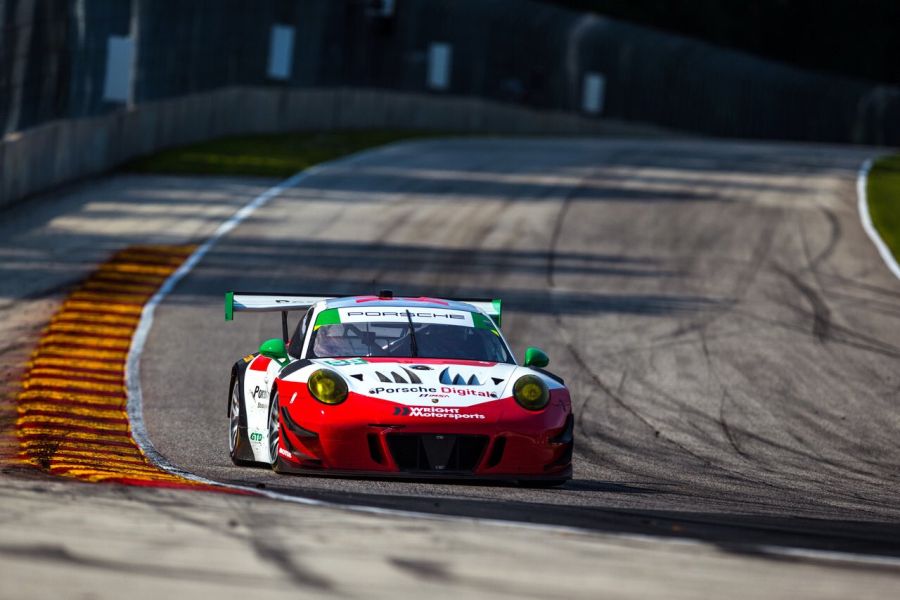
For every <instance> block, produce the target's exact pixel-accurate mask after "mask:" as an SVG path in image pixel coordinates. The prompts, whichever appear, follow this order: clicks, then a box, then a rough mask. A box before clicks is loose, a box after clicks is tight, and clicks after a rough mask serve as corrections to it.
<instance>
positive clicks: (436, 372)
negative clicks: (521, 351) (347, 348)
mask: <svg viewBox="0 0 900 600" xmlns="http://www.w3.org/2000/svg"><path fill="white" fill-rule="evenodd" d="M311 362H312V363H313V365H310V368H309V372H308V373H307V374H306V377H308V376H309V373H311V372H312V371H313V370H315V368H320V367H327V368H330V369H333V370H335V371H337V372H339V373H340V374H341V375H343V376H344V378H345V379H346V380H347V384H348V386H349V387H350V390H351V391H352V392H355V393H357V394H361V395H364V396H369V397H373V398H381V399H384V400H389V401H391V402H396V403H398V404H406V405H410V406H413V405H419V404H422V403H424V402H435V401H438V402H440V404H441V405H442V406H456V407H466V406H475V405H477V404H482V403H485V402H491V401H493V400H498V399H500V398H503V397H505V395H506V396H508V395H509V393H511V392H507V388H508V389H509V390H512V382H513V381H514V380H515V379H516V378H518V377H519V376H520V375H522V374H524V372H531V370H530V369H526V368H524V367H519V366H517V365H513V364H508V363H491V362H480V361H468V360H435V359H402V360H397V359H381V358H351V359H314V360H312V361H311ZM306 370H307V369H304V371H306ZM520 371H523V372H522V373H520ZM304 380H305V378H304Z"/></svg>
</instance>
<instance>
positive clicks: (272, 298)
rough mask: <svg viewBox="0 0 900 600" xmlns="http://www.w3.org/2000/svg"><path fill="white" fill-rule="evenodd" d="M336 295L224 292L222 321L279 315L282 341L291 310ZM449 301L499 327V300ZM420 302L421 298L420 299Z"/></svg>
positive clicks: (389, 295)
mask: <svg viewBox="0 0 900 600" xmlns="http://www.w3.org/2000/svg"><path fill="white" fill-rule="evenodd" d="M339 297H340V296H326V295H320V296H314V295H305V294H272V293H265V292H263V293H260V292H225V320H226V321H232V320H234V313H235V311H239V312H240V311H249V312H280V313H281V329H282V333H283V334H284V340H285V341H287V339H288V326H287V314H288V312H289V311H292V310H308V309H309V307H310V306H312V305H314V304H316V303H318V302H321V301H323V300H333V299H334V298H339ZM379 297H381V298H384V299H385V300H390V299H393V294H392V293H390V292H387V291H382V292H380V293H379ZM445 299H446V300H452V301H453V302H465V303H466V304H471V305H472V306H474V307H475V308H478V309H479V310H481V311H483V312H485V313H486V314H487V315H488V316H489V317H491V318H492V319H493V320H494V322H495V323H496V324H497V327H500V318H501V315H502V312H503V301H502V300H501V299H500V298H445ZM423 300H424V298H423Z"/></svg>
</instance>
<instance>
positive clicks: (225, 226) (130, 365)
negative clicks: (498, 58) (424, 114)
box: [125, 142, 900, 567]
mask: <svg viewBox="0 0 900 600" xmlns="http://www.w3.org/2000/svg"><path fill="white" fill-rule="evenodd" d="M402 143H404V142H397V143H394V144H389V145H387V146H381V147H379V148H373V149H370V150H366V151H363V152H360V153H357V154H353V155H351V156H349V157H346V158H342V159H337V160H334V161H329V162H326V163H321V164H319V165H316V166H313V167H310V168H308V169H306V170H304V171H300V172H299V173H296V174H294V175H293V176H291V177H289V178H288V179H285V180H284V181H282V182H281V183H279V184H277V185H275V186H274V187H271V188H269V189H268V190H266V191H265V192H263V193H262V194H260V195H259V196H257V197H255V198H254V199H253V200H251V201H250V202H248V203H247V204H246V205H244V206H243V207H242V208H240V209H239V210H238V211H237V212H235V213H234V214H233V215H232V216H231V217H230V218H229V219H227V220H226V221H225V222H224V223H222V224H221V225H219V227H218V228H216V230H215V231H214V232H213V233H212V235H211V236H210V237H209V239H207V240H206V241H205V242H204V243H203V244H201V245H200V247H198V248H197V249H196V250H195V251H194V252H193V253H192V254H191V255H190V256H189V257H188V259H187V260H186V261H185V262H184V263H182V264H181V266H180V267H179V268H178V269H176V270H175V272H174V273H172V274H171V275H169V277H168V278H167V279H166V280H165V281H164V282H163V284H162V286H160V288H159V290H157V292H156V293H155V294H154V295H153V296H152V297H151V298H150V300H148V301H147V303H146V304H145V305H144V308H143V309H142V311H141V319H140V322H139V323H138V327H137V328H136V329H135V332H134V336H133V338H132V342H131V347H130V348H129V351H128V358H127V360H126V363H125V387H126V391H127V403H126V412H127V414H128V420H129V423H130V426H131V434H132V437H133V438H134V440H135V442H136V443H137V444H138V447H139V448H140V449H141V451H142V452H143V453H144V455H145V456H146V457H147V458H148V459H149V460H150V461H151V462H152V463H153V464H154V465H156V466H157V467H159V468H161V469H163V470H164V471H167V472H169V473H172V474H173V475H178V476H180V477H183V478H185V479H188V480H191V481H196V482H197V483H203V484H206V485H210V486H214V487H221V488H225V489H232V490H236V491H241V492H249V493H251V494H254V495H257V496H262V497H265V498H269V499H272V500H280V501H285V502H291V503H294V504H301V505H305V506H316V507H321V508H330V509H336V510H344V511H350V512H355V513H364V514H370V515H376V516H385V517H408V518H415V519H423V520H431V521H441V522H449V523H459V522H468V523H475V524H479V525H487V526H492V527H505V528H514V529H524V530H532V531H541V532H546V533H558V534H570V535H579V536H596V537H606V538H612V539H615V540H621V541H624V542H638V543H646V544H665V545H669V546H682V547H684V546H690V547H694V548H703V549H707V550H708V549H714V548H715V544H713V543H709V542H704V541H700V540H696V539H692V538H687V537H661V536H653V535H647V534H631V533H614V532H606V531H599V530H592V529H586V528H580V527H572V526H566V525H548V524H541V523H524V522H519V521H504V520H501V519H486V518H480V517H464V516H455V515H440V514H434V513H425V512H417V511H411V510H400V509H391V508H380V507H377V506H366V505H362V504H340V503H335V502H329V501H326V500H316V499H314V498H305V497H303V496H295V495H291V494H284V493H281V492H273V491H272V490H266V489H259V488H255V487H250V486H244V485H236V484H231V483H223V482H220V481H214V480H212V479H207V478H205V477H202V476H200V475H196V474H194V473H191V472H190V471H186V470H184V469H181V468H179V467H176V466H175V465H173V464H172V463H170V462H169V461H168V460H167V459H166V458H165V457H164V456H163V455H162V454H160V453H159V451H157V450H156V448H155V447H154V446H153V443H152V442H151V441H150V436H149V434H148V432H147V428H146V424H145V422H144V411H143V395H142V390H141V382H140V360H141V355H142V354H143V351H144V346H145V345H146V343H147V336H148V335H149V333H150V329H151V327H152V326H153V318H154V315H155V313H156V307H157V306H159V304H160V303H161V302H162V301H163V300H164V299H165V298H166V296H168V295H169V293H170V292H171V291H172V290H173V289H174V288H175V286H176V285H178V283H179V282H180V281H181V280H182V279H184V277H185V276H187V274H188V273H190V272H191V271H192V270H193V269H194V267H195V266H196V265H197V263H199V262H200V261H201V260H202V259H203V257H204V256H206V254H207V253H208V252H209V251H210V250H211V249H212V248H213V246H215V245H216V243H218V241H219V240H220V239H221V238H222V237H224V236H225V235H226V234H228V233H229V232H231V231H232V230H233V229H235V228H236V227H237V226H238V225H240V224H241V223H242V222H243V221H245V220H246V219H247V218H248V217H249V216H250V215H251V214H253V213H254V212H255V211H256V210H257V209H259V208H261V207H262V206H264V205H265V204H267V203H268V202H269V201H270V200H272V199H273V198H275V197H277V196H279V195H281V194H282V193H283V192H284V191H285V190H288V189H290V188H293V187H295V186H297V185H299V184H300V183H302V182H303V181H304V180H306V179H308V178H309V177H312V176H314V175H316V174H319V173H321V172H323V171H325V170H326V169H328V168H330V167H339V166H349V165H352V164H354V163H356V162H360V161H362V160H364V159H365V158H367V157H368V156H369V155H370V154H374V153H375V152H384V151H385V150H386V149H388V148H391V147H394V146H398V145H400V144H402ZM869 162H870V163H871V161H869ZM861 172H862V171H861ZM867 214H868V213H867ZM876 235H877V234H876ZM877 239H879V240H880V238H877ZM882 243H883V242H882ZM898 276H900V275H898ZM748 548H750V549H752V550H756V551H758V552H760V553H761V554H762V555H764V556H770V557H771V556H782V557H786V558H794V559H811V560H817V561H824V562H837V563H851V564H861V565H877V566H890V567H900V558H897V557H893V556H881V555H872V554H865V555H860V554H851V553H847V552H832V551H827V550H812V549H807V548H796V547H790V546H774V545H752V544H751V545H749V546H748Z"/></svg>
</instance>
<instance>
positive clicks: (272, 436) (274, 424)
mask: <svg viewBox="0 0 900 600" xmlns="http://www.w3.org/2000/svg"><path fill="white" fill-rule="evenodd" d="M278 413H279V402H278V388H275V389H274V390H272V395H271V397H270V400H269V436H268V440H267V441H268V443H269V458H270V459H271V465H270V466H271V467H272V470H273V471H275V472H276V473H281V472H282V468H281V457H279V456H278V447H279V446H280V444H281V437H280V435H281V419H280V418H279V415H278Z"/></svg>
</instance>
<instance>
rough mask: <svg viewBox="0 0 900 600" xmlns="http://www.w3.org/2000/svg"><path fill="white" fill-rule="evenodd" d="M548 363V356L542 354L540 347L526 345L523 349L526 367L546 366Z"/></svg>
mask: <svg viewBox="0 0 900 600" xmlns="http://www.w3.org/2000/svg"><path fill="white" fill-rule="evenodd" d="M549 364H550V357H549V356H547V355H546V354H544V351H543V350H541V349H540V348H534V347H528V348H526V349H525V366H526V367H538V368H542V367H546V366H547V365H549Z"/></svg>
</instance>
